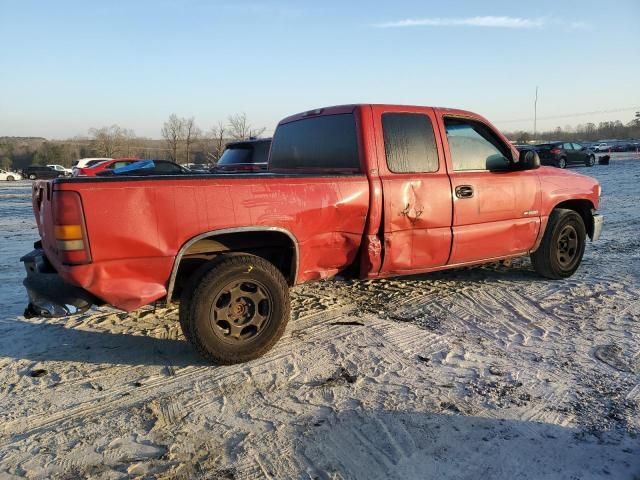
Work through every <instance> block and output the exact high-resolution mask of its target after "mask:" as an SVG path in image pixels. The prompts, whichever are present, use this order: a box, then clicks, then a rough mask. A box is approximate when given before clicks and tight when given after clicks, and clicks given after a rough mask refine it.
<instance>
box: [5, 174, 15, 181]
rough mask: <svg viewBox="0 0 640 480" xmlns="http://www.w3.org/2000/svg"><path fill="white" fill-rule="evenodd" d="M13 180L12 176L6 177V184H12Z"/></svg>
mask: <svg viewBox="0 0 640 480" xmlns="http://www.w3.org/2000/svg"><path fill="white" fill-rule="evenodd" d="M14 180H15V177H14V176H13V175H9V176H8V177H7V182H13V181H14Z"/></svg>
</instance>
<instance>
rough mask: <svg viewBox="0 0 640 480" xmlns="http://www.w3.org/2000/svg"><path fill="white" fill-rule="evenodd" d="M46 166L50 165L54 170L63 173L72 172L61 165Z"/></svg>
mask: <svg viewBox="0 0 640 480" xmlns="http://www.w3.org/2000/svg"><path fill="white" fill-rule="evenodd" d="M47 167H51V168H53V169H54V170H55V171H56V172H60V173H62V174H63V175H71V173H72V171H71V169H70V168H64V167H63V166H62V165H47Z"/></svg>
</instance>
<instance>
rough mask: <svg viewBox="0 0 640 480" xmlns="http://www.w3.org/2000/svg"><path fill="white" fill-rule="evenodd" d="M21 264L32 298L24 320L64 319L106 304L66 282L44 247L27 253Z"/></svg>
mask: <svg viewBox="0 0 640 480" xmlns="http://www.w3.org/2000/svg"><path fill="white" fill-rule="evenodd" d="M36 246H37V245H36ZM20 261H21V262H23V263H24V267H25V269H26V271H27V277H26V278H25V279H24V281H23V282H22V283H23V284H24V286H25V288H26V289H27V294H28V295H29V304H28V305H27V308H26V309H25V311H24V316H25V317H27V318H31V317H65V316H67V315H74V314H76V313H82V312H84V311H85V310H87V309H88V308H89V307H91V306H92V305H94V304H98V305H99V304H101V303H103V302H101V301H99V300H98V299H97V298H96V297H94V296H93V295H92V294H91V293H89V292H87V291H86V290H84V289H82V288H80V287H77V286H75V285H71V284H70V283H68V282H66V281H65V280H63V279H62V277H60V275H58V273H57V272H56V271H55V270H54V268H53V267H52V266H51V264H50V263H49V261H48V260H47V257H46V256H45V254H44V251H43V250H42V249H41V248H36V249H35V250H33V251H32V252H30V253H28V254H26V255H25V256H23V257H22V258H21V259H20Z"/></svg>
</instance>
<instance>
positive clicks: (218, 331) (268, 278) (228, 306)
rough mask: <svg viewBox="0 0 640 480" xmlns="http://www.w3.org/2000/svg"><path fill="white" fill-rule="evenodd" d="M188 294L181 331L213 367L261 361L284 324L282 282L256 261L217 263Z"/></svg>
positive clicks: (231, 259)
mask: <svg viewBox="0 0 640 480" xmlns="http://www.w3.org/2000/svg"><path fill="white" fill-rule="evenodd" d="M191 288H192V289H193V291H192V294H191V295H189V296H190V297H191V301H190V302H188V303H187V304H186V305H184V308H185V309H188V311H185V312H181V325H182V329H183V331H184V334H185V337H187V338H188V339H189V341H191V343H193V345H194V346H195V347H196V349H197V350H198V351H199V352H200V354H202V355H203V356H204V357H205V358H207V359H208V360H211V361H213V362H216V363H220V364H233V363H241V362H246V361H249V360H253V359H255V358H258V357H260V356H262V355H264V354H265V353H266V352H267V351H269V350H270V349H271V348H272V347H273V346H274V345H275V343H276V342H277V341H278V339H279V338H280V337H281V336H282V334H283V333H284V330H285V327H286V326H287V322H288V321H289V308H290V307H289V291H288V290H289V288H288V286H287V282H286V280H285V279H284V277H283V275H282V273H280V271H279V270H278V269H277V268H276V267H275V266H274V265H273V264H271V263H269V262H268V261H266V260H265V259H263V258H261V257H256V256H254V255H236V256H230V257H228V258H222V259H221V260H219V261H218V262H216V264H215V265H214V266H213V267H212V268H211V269H209V270H208V271H207V272H206V273H205V274H204V275H202V276H201V278H199V279H198V281H197V285H193V286H191ZM180 308H181V309H182V308H183V306H182V305H181V307H180Z"/></svg>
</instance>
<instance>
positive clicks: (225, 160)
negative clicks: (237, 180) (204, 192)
mask: <svg viewBox="0 0 640 480" xmlns="http://www.w3.org/2000/svg"><path fill="white" fill-rule="evenodd" d="M270 147H271V139H270V138H264V139H260V140H244V141H242V142H234V143H229V144H227V147H226V148H225V150H224V152H223V153H222V156H221V157H220V160H218V163H216V166H215V168H214V172H216V173H238V172H259V171H261V170H266V169H267V158H268V157H269V148H270Z"/></svg>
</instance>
